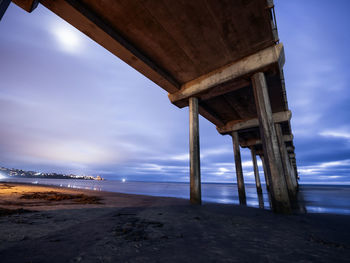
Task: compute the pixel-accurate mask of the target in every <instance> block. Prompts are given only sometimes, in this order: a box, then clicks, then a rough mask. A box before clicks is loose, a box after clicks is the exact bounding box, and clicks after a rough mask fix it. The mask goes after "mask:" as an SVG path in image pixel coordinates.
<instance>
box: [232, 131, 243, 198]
mask: <svg viewBox="0 0 350 263" xmlns="http://www.w3.org/2000/svg"><path fill="white" fill-rule="evenodd" d="M232 141H233V153H234V156H235V166H236V176H237V187H238V197H239V203H240V204H241V205H246V204H247V200H246V196H245V187H244V178H243V170H242V161H241V151H240V148H239V139H238V133H237V132H233V133H232Z"/></svg>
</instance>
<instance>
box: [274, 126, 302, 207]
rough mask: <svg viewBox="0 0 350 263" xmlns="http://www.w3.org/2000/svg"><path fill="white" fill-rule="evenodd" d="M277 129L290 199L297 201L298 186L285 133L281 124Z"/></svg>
mask: <svg viewBox="0 0 350 263" xmlns="http://www.w3.org/2000/svg"><path fill="white" fill-rule="evenodd" d="M275 128H276V135H277V139H278V144H279V148H280V153H281V158H282V166H283V170H284V176H285V179H286V183H287V188H288V193H289V198H290V199H291V200H295V198H296V188H297V185H296V180H295V175H294V174H292V167H291V165H290V161H289V156H288V152H287V149H286V144H285V142H284V140H283V133H282V127H281V124H280V123H276V124H275Z"/></svg>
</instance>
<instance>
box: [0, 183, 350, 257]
mask: <svg viewBox="0 0 350 263" xmlns="http://www.w3.org/2000/svg"><path fill="white" fill-rule="evenodd" d="M23 196H26V197H27V198H25V199H23ZM37 198H38V199H37ZM0 208H1V209H0V260H1V262H52V263H53V262H348V260H349V258H350V234H349V233H350V217H349V216H345V215H327V214H306V215H305V214H297V215H288V216H283V215H276V214H273V213H272V212H270V211H266V210H262V209H256V208H248V207H241V206H235V205H222V204H205V205H203V206H191V205H189V204H188V201H187V200H183V199H176V198H164V197H151V196H141V195H128V194H118V193H110V192H97V191H91V190H80V189H79V190H75V189H66V188H59V187H51V186H37V185H25V184H14V183H0Z"/></svg>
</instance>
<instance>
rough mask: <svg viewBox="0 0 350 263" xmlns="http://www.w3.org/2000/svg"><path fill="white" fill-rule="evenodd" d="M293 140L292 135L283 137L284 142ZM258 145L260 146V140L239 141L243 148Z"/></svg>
mask: <svg viewBox="0 0 350 263" xmlns="http://www.w3.org/2000/svg"><path fill="white" fill-rule="evenodd" d="M293 138H294V137H293V135H283V141H284V142H290V141H293ZM260 144H262V141H261V140H260V139H250V140H246V141H240V145H241V147H243V148H247V147H252V146H256V145H260Z"/></svg>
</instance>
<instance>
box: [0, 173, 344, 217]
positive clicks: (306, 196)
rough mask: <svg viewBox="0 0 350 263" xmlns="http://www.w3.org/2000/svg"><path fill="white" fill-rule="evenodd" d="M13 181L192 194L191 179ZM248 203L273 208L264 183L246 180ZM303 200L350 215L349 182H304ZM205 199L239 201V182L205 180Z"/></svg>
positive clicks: (309, 206)
mask: <svg viewBox="0 0 350 263" xmlns="http://www.w3.org/2000/svg"><path fill="white" fill-rule="evenodd" d="M1 180H3V181H4V180H6V181H11V182H26V183H33V184H46V185H56V186H60V187H69V188H79V189H91V190H95V191H109V192H120V193H127V194H142V195H153V196H168V197H178V198H186V199H187V198H189V185H188V183H165V182H164V183H163V182H158V183H154V182H130V181H129V182H121V181H113V180H108V181H92V180H73V179H37V178H35V179H34V178H5V179H0V181H1ZM245 188H246V197H247V205H248V206H251V207H260V208H265V209H270V205H269V197H268V194H267V191H266V188H265V187H264V186H263V194H262V195H260V197H259V198H258V195H257V192H256V188H255V185H254V184H246V186H245ZM299 195H300V197H299V199H300V200H301V201H300V204H301V206H302V207H305V208H306V210H307V212H309V213H334V214H347V215H350V186H336V185H301V186H300V194H299ZM202 198H203V202H214V203H222V204H239V201H238V191H237V185H236V184H211V183H210V184H209V183H208V184H206V183H204V184H202Z"/></svg>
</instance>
